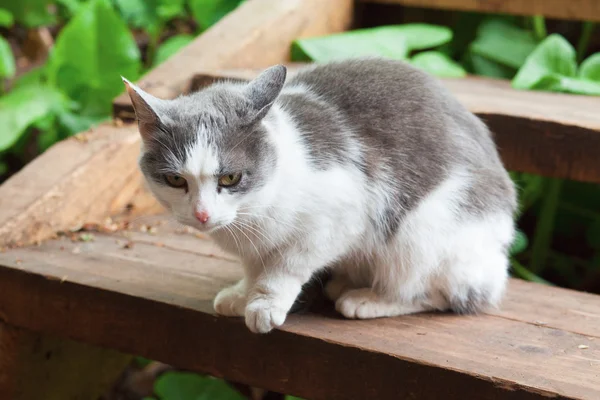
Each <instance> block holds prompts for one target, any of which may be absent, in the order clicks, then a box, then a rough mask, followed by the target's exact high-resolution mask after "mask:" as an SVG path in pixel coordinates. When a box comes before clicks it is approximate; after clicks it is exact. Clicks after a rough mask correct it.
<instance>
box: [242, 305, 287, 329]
mask: <svg viewBox="0 0 600 400" xmlns="http://www.w3.org/2000/svg"><path fill="white" fill-rule="evenodd" d="M287 312H288V310H287V309H285V308H283V307H281V306H280V305H279V304H278V303H277V300H276V299H273V298H269V297H266V296H265V297H262V296H261V297H258V298H255V299H252V301H250V302H249V303H248V305H247V306H246V326H248V329H250V331H252V332H254V333H267V332H270V331H271V330H272V329H273V328H276V327H278V326H281V325H283V323H284V322H285V318H286V316H287Z"/></svg>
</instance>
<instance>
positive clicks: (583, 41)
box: [577, 21, 595, 62]
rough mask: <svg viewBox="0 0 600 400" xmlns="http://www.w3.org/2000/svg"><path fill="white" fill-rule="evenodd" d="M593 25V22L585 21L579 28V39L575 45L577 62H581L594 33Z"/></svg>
mask: <svg viewBox="0 0 600 400" xmlns="http://www.w3.org/2000/svg"><path fill="white" fill-rule="evenodd" d="M594 28H595V25H594V23H593V22H590V21H585V22H584V23H583V26H582V27H581V36H580V37H579V42H578V43H577V61H578V62H581V61H582V60H583V58H584V57H585V54H586V52H587V49H588V46H589V44H590V38H591V37H592V33H594Z"/></svg>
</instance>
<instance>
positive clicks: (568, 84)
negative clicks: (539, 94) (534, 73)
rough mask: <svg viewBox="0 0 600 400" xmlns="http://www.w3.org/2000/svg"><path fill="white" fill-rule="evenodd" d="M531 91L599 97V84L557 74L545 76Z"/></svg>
mask: <svg viewBox="0 0 600 400" xmlns="http://www.w3.org/2000/svg"><path fill="white" fill-rule="evenodd" d="M531 89H533V90H546V91H550V92H562V93H575V94H585V95H589V96H600V82H594V81H590V80H586V79H580V78H572V77H568V76H562V75H558V74H553V75H548V76H545V77H544V78H542V79H540V80H539V81H538V82H537V83H536V84H535V85H533V86H532V87H531Z"/></svg>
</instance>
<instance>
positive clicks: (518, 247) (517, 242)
mask: <svg viewBox="0 0 600 400" xmlns="http://www.w3.org/2000/svg"><path fill="white" fill-rule="evenodd" d="M528 244H529V240H527V236H526V235H525V234H524V233H523V231H521V230H520V229H517V231H516V234H515V238H514V240H513V243H512V245H511V247H510V255H511V256H514V255H517V254H519V253H522V252H523V251H525V249H526V248H527V245H528Z"/></svg>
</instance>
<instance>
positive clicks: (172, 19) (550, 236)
mask: <svg viewBox="0 0 600 400" xmlns="http://www.w3.org/2000/svg"><path fill="white" fill-rule="evenodd" d="M243 1H245V0H0V32H1V33H2V36H1V37H0V126H2V127H3V129H2V132H1V133H0V183H1V182H2V181H3V180H5V179H7V178H8V177H9V176H10V175H11V174H13V173H15V172H17V171H18V170H19V169H20V168H22V166H23V165H25V164H26V163H27V162H29V161H30V160H31V159H33V158H34V157H36V156H37V155H39V154H40V153H41V152H43V151H44V150H45V149H47V148H48V147H49V146H51V145H52V144H54V143H56V142H57V141H59V140H61V139H64V138H66V137H69V136H71V135H73V134H75V133H78V132H81V131H84V130H86V129H88V128H90V127H93V126H95V125H97V124H99V123H101V122H103V121H107V120H109V119H110V111H111V102H112V99H113V98H114V97H115V96H116V95H118V94H119V93H121V92H122V91H123V84H122V82H121V79H120V76H121V75H123V76H125V77H127V78H128V79H129V80H132V81H135V80H136V79H138V78H139V77H140V76H141V75H143V74H144V73H145V72H146V71H148V70H149V69H151V68H153V67H154V66H156V65H158V64H160V63H161V62H164V61H165V60H166V59H167V58H169V57H170V56H171V55H172V54H174V53H175V52H177V51H178V50H179V49H181V48H182V47H183V46H185V45H186V44H188V43H189V42H190V41H192V40H193V39H194V37H196V36H197V35H198V34H201V33H202V32H203V31H205V30H206V29H209V28H210V27H211V26H212V25H213V24H215V23H216V22H217V21H219V19H220V18H222V17H223V16H224V15H226V14H227V13H228V12H230V11H232V10H233V9H235V8H236V7H237V6H239V4H241V3H242V2H243ZM373 16H376V18H374V17H373ZM358 17H359V18H361V17H363V21H362V25H363V26H365V27H366V28H367V29H362V30H358V31H353V32H349V33H344V34H340V35H332V36H328V37H323V38H311V39H303V40H297V41H296V42H294V43H293V45H292V48H291V49H290V54H291V57H292V59H293V60H297V61H307V60H312V61H317V62H323V61H327V60H330V59H339V58H345V57H350V56H356V55H365V54H379V55H384V56H387V57H392V58H397V59H403V60H406V61H408V62H410V63H412V64H414V65H415V66H417V67H419V68H422V69H424V70H426V71H428V72H430V73H432V74H434V75H437V76H441V77H462V76H465V75H466V74H475V75H482V76H488V77H494V78H503V79H509V80H511V82H512V85H513V87H514V88H515V89H518V90H543V91H553V92H567V93H575V94H581V95H587V96H596V95H600V53H597V51H598V50H600V37H599V36H600V35H598V34H597V32H595V26H594V25H593V24H592V23H590V22H586V21H580V22H566V21H559V20H545V19H544V18H542V17H539V16H535V17H516V16H507V15H490V14H485V15H484V14H478V13H464V12H447V11H445V12H440V11H433V10H424V9H404V10H403V11H402V13H401V14H400V13H398V8H391V7H389V6H373V10H372V12H370V13H369V15H366V14H365V15H364V16H361V15H359V16H358ZM386 18H387V22H388V23H389V25H388V26H384V27H378V28H369V27H371V26H373V25H375V24H374V22H375V20H376V21H377V23H378V24H381V21H382V19H383V20H384V21H385V20H386ZM511 175H512V177H513V179H514V181H515V182H516V183H517V185H518V187H519V193H520V196H519V197H520V206H521V207H520V214H519V221H518V223H519V229H520V231H519V235H518V238H517V240H516V242H515V244H514V246H513V249H512V252H513V254H512V273H513V275H516V276H519V277H521V278H523V279H528V280H533V281H537V282H542V283H545V284H553V285H560V286H564V287H569V288H573V289H578V290H585V291H592V292H596V293H600V210H599V209H598V204H600V186H598V185H594V184H583V183H579V182H572V181H564V180H556V179H549V178H545V177H541V176H537V175H531V174H524V173H517V172H511ZM147 364H148V361H146V360H143V359H139V360H138V361H137V362H136V364H135V365H134V366H133V368H135V369H137V370H143V368H145V367H146V366H147ZM152 391H153V397H152V398H155V399H158V400H175V399H182V400H188V399H190V400H200V399H238V398H241V397H240V395H239V393H237V392H236V391H235V390H232V389H231V387H230V386H228V385H227V384H226V383H225V382H223V381H221V380H217V379H213V378H210V377H205V376H200V375H196V374H189V373H185V372H177V371H172V372H168V373H165V374H162V375H161V376H160V378H159V379H157V380H156V382H155V384H154V388H153V390H152ZM290 399H291V397H290Z"/></svg>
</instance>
